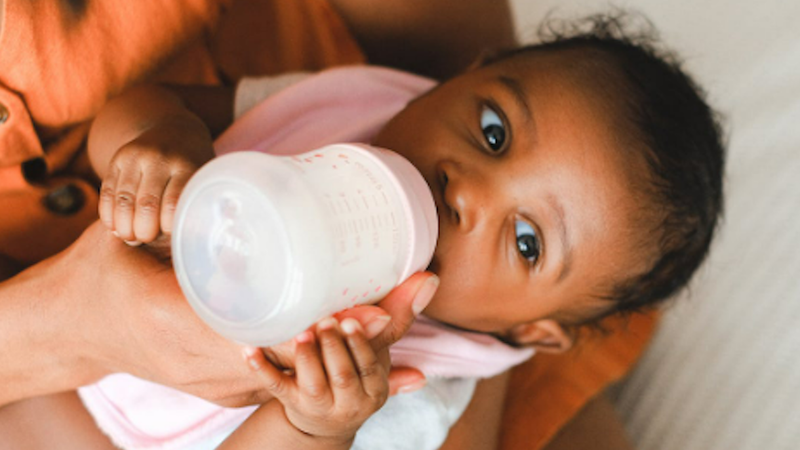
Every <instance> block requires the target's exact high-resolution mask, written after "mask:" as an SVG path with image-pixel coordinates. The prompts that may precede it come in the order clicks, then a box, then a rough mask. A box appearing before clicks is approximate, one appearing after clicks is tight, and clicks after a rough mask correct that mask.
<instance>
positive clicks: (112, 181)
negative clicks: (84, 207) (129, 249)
mask: <svg viewBox="0 0 800 450" xmlns="http://www.w3.org/2000/svg"><path fill="white" fill-rule="evenodd" d="M184 145H188V144H185V143H183V142H176V139H175V138H174V137H173V136H171V133H170V131H169V130H165V129H163V128H158V127H155V128H153V129H151V130H149V131H147V132H145V133H143V134H141V135H140V136H139V137H137V138H136V139H134V140H133V141H131V142H129V143H127V144H125V145H124V146H123V147H121V148H120V149H119V150H118V151H117V152H116V153H115V155H114V157H113V159H112V160H111V163H110V165H109V169H108V172H107V173H108V175H107V176H106V178H105V180H103V185H102V188H101V190H100V205H99V213H100V220H102V222H103V223H104V224H105V225H106V226H107V227H108V228H109V229H111V230H112V231H114V232H115V233H116V234H117V235H118V236H119V237H120V238H122V239H123V240H125V241H126V242H128V243H129V244H131V245H138V244H141V243H149V242H152V241H153V240H155V239H156V238H157V237H158V236H159V234H161V233H162V232H163V233H165V234H169V233H170V232H171V231H172V220H173V216H174V214H175V208H176V206H177V204H178V197H179V195H180V193H181V191H182V190H183V188H184V186H185V185H186V183H187V182H188V181H189V178H190V177H191V175H192V174H193V173H194V172H195V171H196V170H197V168H198V164H197V163H195V162H193V161H192V160H191V158H190V157H189V156H187V155H190V154H191V150H190V149H187V150H186V151H181V148H180V147H181V146H184ZM209 145H210V143H209Z"/></svg>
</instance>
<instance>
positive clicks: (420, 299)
mask: <svg viewBox="0 0 800 450" xmlns="http://www.w3.org/2000/svg"><path fill="white" fill-rule="evenodd" d="M437 288H439V277H437V276H436V275H431V276H429V277H428V279H427V280H425V282H424V283H423V284H422V287H421V288H419V291H417V295H416V296H415V297H414V302H413V303H412V304H411V310H412V311H413V312H414V315H419V313H421V312H422V310H423V309H425V307H426V306H428V303H430V302H431V299H432V298H433V294H435V293H436V289H437Z"/></svg>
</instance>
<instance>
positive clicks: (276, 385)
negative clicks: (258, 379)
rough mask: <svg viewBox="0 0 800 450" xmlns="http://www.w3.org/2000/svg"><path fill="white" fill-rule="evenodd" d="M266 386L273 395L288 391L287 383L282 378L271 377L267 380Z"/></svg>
mask: <svg viewBox="0 0 800 450" xmlns="http://www.w3.org/2000/svg"><path fill="white" fill-rule="evenodd" d="M264 388H265V389H266V390H267V391H269V392H271V393H272V395H274V396H276V397H278V396H281V395H282V394H283V393H284V392H285V391H286V383H284V382H283V380H282V379H280V378H270V379H268V380H266V382H265V385H264Z"/></svg>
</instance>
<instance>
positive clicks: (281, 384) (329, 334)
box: [245, 318, 389, 442]
mask: <svg viewBox="0 0 800 450" xmlns="http://www.w3.org/2000/svg"><path fill="white" fill-rule="evenodd" d="M294 341H295V343H296V346H297V348H296V351H295V355H296V360H295V364H294V366H295V373H294V374H292V375H289V374H286V373H283V372H282V371H280V370H279V369H277V368H276V367H275V366H273V365H271V364H270V363H269V362H267V361H266V359H265V358H264V356H263V354H262V353H261V351H260V350H259V349H254V348H247V349H245V357H246V358H247V359H248V362H249V363H250V365H251V366H253V368H255V369H256V370H257V371H258V373H259V374H260V376H261V377H262V378H263V379H264V381H265V383H266V388H267V389H268V390H269V391H270V392H271V393H272V395H273V396H274V397H275V398H277V399H278V400H279V401H280V402H281V403H282V404H283V407H284V410H285V414H286V418H287V419H288V420H289V422H290V423H291V424H292V425H293V426H294V427H295V428H297V429H298V430H300V431H302V432H303V433H305V434H307V435H310V436H313V437H316V438H320V439H325V440H330V441H333V442H343V441H344V442H347V441H350V440H352V439H353V438H354V437H355V434H356V432H357V431H358V429H359V428H360V427H361V425H362V424H363V423H364V422H365V421H366V420H367V419H368V418H369V417H370V416H371V415H372V414H373V413H375V412H376V411H377V410H378V409H380V407H381V406H383V404H384V403H385V402H386V399H387V397H388V394H389V383H388V373H389V358H388V350H384V351H382V352H381V354H380V355H378V354H376V353H375V352H374V351H373V350H372V347H371V346H370V344H369V342H368V341H367V339H366V337H365V336H364V330H363V329H362V328H361V325H360V324H359V323H358V321H356V320H354V319H351V318H348V319H344V320H343V321H342V322H341V324H339V323H338V322H337V321H336V319H333V318H327V319H323V320H322V321H320V322H319V323H318V324H317V326H316V337H315V334H314V332H312V331H310V330H307V331H305V332H303V333H301V334H300V335H299V336H297V337H296V338H295V339H294Z"/></svg>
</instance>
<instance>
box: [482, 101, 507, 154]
mask: <svg viewBox="0 0 800 450" xmlns="http://www.w3.org/2000/svg"><path fill="white" fill-rule="evenodd" d="M481 131H482V132H483V136H484V138H485V139H486V143H487V144H489V148H491V149H492V150H495V151H500V150H502V148H503V145H504V144H505V142H506V127H505V125H503V119H501V118H500V116H499V115H498V114H497V112H495V110H493V109H492V108H490V107H488V106H484V107H483V109H482V110H481Z"/></svg>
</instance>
